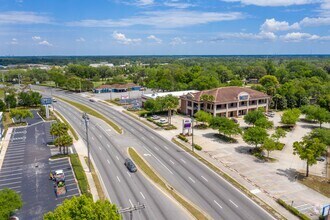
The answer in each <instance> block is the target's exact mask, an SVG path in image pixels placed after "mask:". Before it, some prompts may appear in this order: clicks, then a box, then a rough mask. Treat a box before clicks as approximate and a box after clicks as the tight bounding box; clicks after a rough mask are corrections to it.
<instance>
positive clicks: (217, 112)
mask: <svg viewBox="0 0 330 220" xmlns="http://www.w3.org/2000/svg"><path fill="white" fill-rule="evenodd" d="M203 95H208V96H212V97H213V98H212V99H213V100H214V101H203V98H202V100H201V97H203ZM204 97H205V96H204ZM180 99H181V106H180V111H181V113H183V114H186V115H194V114H195V113H196V112H197V111H199V110H204V111H206V112H209V113H211V114H212V115H213V116H223V117H238V116H243V115H246V114H247V113H248V112H249V111H253V110H256V109H258V108H264V109H265V110H266V111H268V104H269V99H270V97H269V96H268V95H267V94H265V93H263V92H259V91H256V90H253V89H250V88H245V87H237V86H230V87H223V88H216V89H211V90H205V91H200V92H195V93H188V94H186V95H183V96H181V97H180Z"/></svg>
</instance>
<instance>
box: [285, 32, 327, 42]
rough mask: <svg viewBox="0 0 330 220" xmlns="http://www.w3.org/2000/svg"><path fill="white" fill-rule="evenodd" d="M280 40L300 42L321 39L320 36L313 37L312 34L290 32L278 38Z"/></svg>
mask: <svg viewBox="0 0 330 220" xmlns="http://www.w3.org/2000/svg"><path fill="white" fill-rule="evenodd" d="M280 39H282V40H283V41H285V42H300V41H303V40H319V39H322V38H321V37H320V36H318V35H314V34H309V33H301V32H292V33H287V34H286V35H282V36H280Z"/></svg>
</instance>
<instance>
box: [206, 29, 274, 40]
mask: <svg viewBox="0 0 330 220" xmlns="http://www.w3.org/2000/svg"><path fill="white" fill-rule="evenodd" d="M276 38H277V36H276V35H275V34H274V33H273V32H264V31H261V32H260V33H257V34H254V33H242V32H238V33H222V34H221V35H220V36H218V37H217V38H215V39H213V40H212V41H223V40H228V39H243V40H268V41H269V40H270V41H273V40H275V39H276Z"/></svg>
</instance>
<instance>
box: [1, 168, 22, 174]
mask: <svg viewBox="0 0 330 220" xmlns="http://www.w3.org/2000/svg"><path fill="white" fill-rule="evenodd" d="M3 169H6V167H2V168H1V171H0V174H1V173H8V172H14V171H22V170H23V169H16V170H8V171H3Z"/></svg>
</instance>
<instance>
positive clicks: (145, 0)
mask: <svg viewBox="0 0 330 220" xmlns="http://www.w3.org/2000/svg"><path fill="white" fill-rule="evenodd" d="M135 4H136V5H139V6H147V5H153V4H154V0H137V1H136V2H135Z"/></svg>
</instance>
